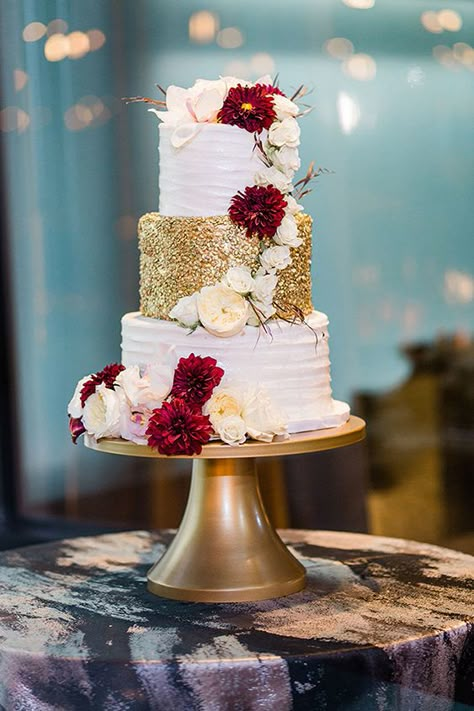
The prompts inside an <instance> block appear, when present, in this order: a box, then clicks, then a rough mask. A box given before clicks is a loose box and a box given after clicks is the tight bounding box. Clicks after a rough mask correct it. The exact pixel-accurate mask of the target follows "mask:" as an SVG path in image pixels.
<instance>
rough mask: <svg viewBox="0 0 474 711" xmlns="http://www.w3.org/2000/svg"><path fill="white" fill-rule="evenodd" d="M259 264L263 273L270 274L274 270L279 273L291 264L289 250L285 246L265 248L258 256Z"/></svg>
mask: <svg viewBox="0 0 474 711" xmlns="http://www.w3.org/2000/svg"><path fill="white" fill-rule="evenodd" d="M260 264H261V265H262V267H263V268H264V269H265V271H267V272H270V273H272V272H273V270H274V269H276V270H278V271H281V270H282V269H285V267H287V266H288V265H290V264H291V257H290V248H289V247H287V246H286V245H279V244H278V245H275V246H274V247H267V249H265V250H264V251H263V252H262V254H261V255H260Z"/></svg>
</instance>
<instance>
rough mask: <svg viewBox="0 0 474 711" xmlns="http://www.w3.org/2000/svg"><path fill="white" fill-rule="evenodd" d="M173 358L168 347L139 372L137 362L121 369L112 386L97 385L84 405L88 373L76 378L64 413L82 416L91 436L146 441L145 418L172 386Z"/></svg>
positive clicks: (75, 416) (160, 403)
mask: <svg viewBox="0 0 474 711" xmlns="http://www.w3.org/2000/svg"><path fill="white" fill-rule="evenodd" d="M175 367H176V359H175V356H174V353H173V352H172V351H171V350H170V351H167V352H166V353H164V354H163V357H162V358H161V359H160V361H159V362H156V363H154V364H153V365H150V366H148V367H147V369H146V370H145V372H144V373H143V374H141V373H140V369H139V367H138V365H133V366H129V367H128V368H125V369H124V370H122V371H121V372H120V373H119V374H118V376H117V379H116V384H115V386H114V388H113V389H112V388H108V387H106V385H105V384H104V383H101V384H100V385H98V386H97V387H96V389H95V392H94V393H92V394H91V395H89V397H88V398H87V400H86V402H85V403H84V405H82V402H81V390H82V388H83V386H84V384H85V383H86V382H87V381H88V380H90V379H91V377H92V376H91V375H88V376H86V377H85V378H81V380H79V382H78V384H77V386H76V389H75V391H74V395H73V396H72V398H71V401H70V402H69V405H68V409H67V411H68V415H69V416H70V417H73V418H82V423H83V425H84V428H85V430H86V432H87V433H88V434H89V435H91V436H92V437H94V438H95V439H97V440H98V439H101V438H102V437H122V439H126V440H129V441H131V442H135V443H136V444H146V443H147V440H146V437H145V432H146V428H147V426H148V420H149V419H150V416H151V414H152V411H153V410H154V409H155V408H158V407H161V405H162V403H163V400H165V399H166V398H167V397H168V395H169V393H170V391H171V388H172V386H173V377H174V370H175Z"/></svg>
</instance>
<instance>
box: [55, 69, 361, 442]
mask: <svg viewBox="0 0 474 711" xmlns="http://www.w3.org/2000/svg"><path fill="white" fill-rule="evenodd" d="M304 92H305V90H304V87H301V88H300V89H299V90H298V91H297V92H296V94H295V95H293V96H292V97H291V98H289V97H287V96H286V95H285V94H283V92H282V91H281V89H280V88H279V87H278V86H276V84H275V83H273V82H272V81H271V79H270V77H263V78H262V79H260V80H258V81H257V82H255V83H250V82H247V81H243V80H238V79H235V78H233V77H222V78H220V79H218V80H216V81H205V80H197V81H196V82H195V84H194V86H193V87H191V88H190V89H183V88H180V87H177V86H170V87H169V88H168V90H167V91H166V94H165V100H163V101H155V100H152V99H142V100H143V101H147V102H148V103H150V104H151V105H152V108H151V109H150V110H151V111H153V112H154V113H155V114H156V115H157V117H158V119H159V120H160V124H159V205H158V212H151V213H149V214H146V215H144V216H143V217H142V218H141V219H140V221H139V226H138V238H139V248H140V311H137V312H133V313H128V314H126V315H125V316H124V317H123V319H122V362H121V364H117V363H115V364H111V365H108V366H106V368H104V369H103V370H102V371H99V372H97V373H94V374H91V375H88V376H86V377H85V378H82V379H81V380H80V381H79V383H78V385H77V387H76V391H75V393H74V396H73V398H72V400H71V402H70V403H69V408H68V414H69V418H70V420H69V421H70V430H71V434H72V437H73V441H76V439H77V437H78V436H79V435H80V434H82V433H84V432H87V433H88V435H89V436H92V437H95V438H96V439H100V438H102V437H122V438H124V439H128V440H131V441H134V442H136V443H138V444H143V445H148V446H151V447H154V448H156V449H157V450H158V451H159V452H161V453H163V454H185V455H186V454H198V453H200V451H201V448H202V445H203V444H205V443H206V442H208V441H209V440H210V439H212V438H219V439H221V440H222V441H223V442H225V443H227V444H229V445H239V444H243V443H244V442H245V440H246V439H248V438H252V439H259V440H262V441H267V442H268V441H272V440H273V439H274V438H275V437H276V438H278V437H279V438H284V437H287V436H288V435H289V434H293V433H297V432H303V431H308V430H316V429H322V428H328V427H337V426H340V425H341V424H343V423H344V422H345V421H346V420H347V419H348V417H349V407H348V405H346V404H345V403H342V402H339V401H336V400H334V399H333V398H332V392H331V378H330V363H329V348H328V319H327V317H326V316H325V314H323V313H321V312H318V311H316V310H315V309H314V307H313V304H312V296H311V242H312V224H311V217H310V216H309V215H306V214H305V213H304V212H303V208H302V206H301V205H300V203H299V200H300V199H301V198H302V197H304V195H305V194H306V193H307V192H309V190H310V188H309V187H308V186H309V184H310V182H311V180H312V179H313V178H314V177H316V176H317V175H318V171H316V172H315V171H314V170H313V168H312V167H310V169H309V170H308V172H307V173H306V174H305V176H304V177H303V178H302V179H301V180H299V181H298V180H295V177H294V176H295V173H296V171H297V170H298V169H299V167H300V159H299V154H298V146H299V143H300V127H299V119H300V117H301V116H303V115H304V114H305V113H306V111H307V109H306V108H304V106H303V105H302V104H301V99H302V96H303V95H304ZM137 100H140V97H137Z"/></svg>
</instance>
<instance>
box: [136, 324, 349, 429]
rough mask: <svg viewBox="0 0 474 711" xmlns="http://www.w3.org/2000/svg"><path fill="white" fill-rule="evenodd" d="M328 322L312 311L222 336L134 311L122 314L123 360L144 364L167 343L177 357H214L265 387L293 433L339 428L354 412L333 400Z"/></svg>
mask: <svg viewBox="0 0 474 711" xmlns="http://www.w3.org/2000/svg"><path fill="white" fill-rule="evenodd" d="M328 323H329V322H328V318H327V316H326V315H325V314H323V313H321V312H319V311H313V313H312V314H310V315H309V316H307V317H306V319H305V323H296V322H292V323H289V322H287V321H283V320H279V319H276V320H274V321H272V322H271V325H270V327H269V328H268V331H267V332H264V331H262V329H257V328H255V327H253V326H246V327H245V329H244V330H243V331H242V332H241V333H239V334H238V335H236V336H232V337H231V338H219V337H217V336H212V335H211V334H210V333H208V332H207V331H206V330H205V329H203V328H201V327H198V328H197V329H196V330H195V331H193V332H189V331H188V330H187V329H185V328H183V327H181V326H179V325H177V324H176V323H173V322H170V321H161V320H159V319H154V318H148V317H147V316H142V315H141V314H140V313H139V312H133V313H129V314H125V316H124V317H123V318H122V363H123V364H124V365H125V366H131V365H139V366H146V365H148V364H150V363H153V361H154V360H156V358H157V355H158V353H159V352H162V351H163V347H173V348H174V350H175V352H176V356H177V358H181V357H187V356H188V355H189V354H190V353H194V354H195V355H200V356H212V357H213V358H215V359H216V360H217V361H218V363H219V365H221V366H222V368H223V369H224V371H225V374H226V377H227V378H229V379H231V380H232V381H238V382H241V383H253V384H258V385H260V386H263V387H264V388H265V389H266V390H267V392H268V394H269V395H270V396H271V398H272V399H273V401H274V402H275V403H276V404H278V405H279V406H280V408H281V409H282V410H283V411H284V412H285V413H286V415H287V418H288V431H289V432H290V433H295V432H305V431H309V430H317V429H324V428H327V427H338V426H339V425H342V424H343V423H344V422H346V420H347V419H348V418H349V414H350V410H349V405H347V404H346V403H344V402H340V401H338V400H333V398H332V391H331V376H330V362H329V346H328Z"/></svg>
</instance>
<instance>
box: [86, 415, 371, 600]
mask: <svg viewBox="0 0 474 711" xmlns="http://www.w3.org/2000/svg"><path fill="white" fill-rule="evenodd" d="M364 436H365V422H364V421H363V420H361V419H360V418H359V417H350V418H349V420H348V421H347V422H346V423H345V424H344V425H342V426H341V427H335V428H331V429H326V430H317V431H314V432H303V433H300V434H295V435H292V436H291V437H290V438H289V439H286V440H283V441H280V442H270V443H267V442H246V443H245V444H243V445H240V446H236V447H229V445H226V444H223V443H222V442H211V443H210V444H206V445H205V446H204V447H203V450H202V454H200V455H199V456H197V457H192V459H193V460H194V461H193V473H192V480H191V489H190V492H189V498H188V502H187V505H186V510H185V512H184V516H183V520H182V522H181V525H180V527H179V529H178V532H177V534H176V536H175V538H174V539H173V542H172V543H171V545H170V546H169V548H168V549H167V551H166V552H165V553H164V555H163V556H162V557H161V558H160V559H159V560H158V561H157V562H156V563H155V565H153V567H152V568H151V569H150V570H149V572H148V590H150V592H152V593H154V594H155V595H160V596H162V597H167V598H172V599H174V600H187V601H192V602H243V601H254V600H266V599H268V598H275V597H281V596H283V595H290V594H291V593H295V592H298V591H299V590H302V589H303V588H304V586H305V571H304V567H303V566H302V565H301V563H300V562H299V561H298V560H296V558H295V557H294V556H293V555H292V554H291V553H290V551H289V550H288V548H287V547H286V546H285V544H284V543H283V541H282V540H281V539H280V537H279V536H278V534H277V533H276V531H275V529H274V528H273V526H272V525H271V523H270V521H269V519H268V516H267V514H266V512H265V509H264V506H263V503H262V499H261V496H260V491H259V487H258V479H257V472H256V459H257V458H258V457H280V456H287V455H290V454H293V455H294V454H305V453H309V452H322V451H325V450H328V449H335V448H337V447H345V446H347V445H350V444H354V443H355V442H360V441H361V440H362V439H364ZM85 444H86V446H87V447H90V448H91V449H95V450H97V451H99V452H107V453H109V454H122V455H126V456H133V457H153V458H163V457H164V455H161V454H159V453H158V452H155V451H154V450H152V449H151V448H149V447H146V446H143V445H138V444H133V443H132V442H127V441H125V440H120V439H103V440H100V441H99V442H96V441H95V440H94V439H93V438H91V437H87V435H86V438H85ZM177 458H179V459H190V457H177Z"/></svg>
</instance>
